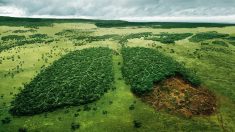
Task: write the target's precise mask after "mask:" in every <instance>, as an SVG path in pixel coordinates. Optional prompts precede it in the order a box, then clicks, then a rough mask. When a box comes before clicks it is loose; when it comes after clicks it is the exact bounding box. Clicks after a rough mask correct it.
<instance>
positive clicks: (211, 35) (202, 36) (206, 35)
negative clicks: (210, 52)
mask: <svg viewBox="0 0 235 132" xmlns="http://www.w3.org/2000/svg"><path fill="white" fill-rule="evenodd" d="M228 36H229V34H223V33H218V32H216V31H212V32H201V33H197V34H196V35H194V36H192V37H191V38H190V39H189V41H191V42H202V41H205V40H210V39H218V38H226V37H228Z"/></svg>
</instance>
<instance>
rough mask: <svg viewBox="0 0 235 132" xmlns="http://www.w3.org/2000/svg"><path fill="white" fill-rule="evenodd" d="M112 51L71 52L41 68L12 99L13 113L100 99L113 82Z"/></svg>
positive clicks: (105, 49)
mask: <svg viewBox="0 0 235 132" xmlns="http://www.w3.org/2000/svg"><path fill="white" fill-rule="evenodd" d="M112 70H113V68H112V50H110V49H108V48H89V49H84V50H81V51H74V52H71V53H69V54H67V55H65V56H64V57H62V58H61V59H59V60H58V61H55V62H54V63H53V64H52V65H51V66H49V67H48V68H46V69H45V70H42V71H41V72H40V73H39V74H38V75H37V76H36V77H35V78H34V79H33V80H32V81H31V82H30V83H29V84H26V85H25V87H24V89H23V90H22V91H21V92H20V93H19V94H18V95H17V96H16V98H15V100H14V101H13V102H12V109H11V112H12V113H13V114H14V115H33V114H37V113H42V112H45V111H53V110H54V109H56V108H58V107H63V106H71V105H82V104H87V103H90V102H93V101H95V100H97V99H99V98H100V97H101V96H102V95H103V94H104V93H105V92H106V91H107V90H108V89H109V88H110V87H111V85H112V82H113V72H112Z"/></svg>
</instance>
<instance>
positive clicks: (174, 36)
mask: <svg viewBox="0 0 235 132" xmlns="http://www.w3.org/2000/svg"><path fill="white" fill-rule="evenodd" d="M192 35H193V34H192V33H161V34H157V35H154V36H151V37H147V38H145V39H146V40H153V41H159V42H161V43H163V44H172V43H175V41H178V40H182V39H186V38H188V37H190V36H192Z"/></svg>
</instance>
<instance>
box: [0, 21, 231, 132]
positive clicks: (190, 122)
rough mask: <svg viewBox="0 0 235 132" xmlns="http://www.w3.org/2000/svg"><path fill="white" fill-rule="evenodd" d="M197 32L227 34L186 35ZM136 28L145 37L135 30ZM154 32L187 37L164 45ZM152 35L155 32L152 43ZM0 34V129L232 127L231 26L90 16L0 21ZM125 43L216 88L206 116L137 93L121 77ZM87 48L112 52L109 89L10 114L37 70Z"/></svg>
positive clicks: (63, 131)
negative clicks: (40, 22) (73, 102)
mask: <svg viewBox="0 0 235 132" xmlns="http://www.w3.org/2000/svg"><path fill="white" fill-rule="evenodd" d="M22 30H28V31H25V32H24V31H23V32H22ZM30 30H35V31H30ZM17 31H18V32H17ZM201 32H204V33H211V32H216V33H217V34H226V35H227V36H226V35H225V36H224V37H223V36H222V37H211V38H208V39H205V40H203V41H199V42H195V41H192V40H191V41H190V38H191V37H192V36H193V35H196V34H197V33H201ZM141 33H143V34H150V35H147V37H146V36H145V35H139V34H141ZM161 33H168V34H184V33H191V35H190V36H188V37H185V38H182V39H180V40H176V41H174V42H173V43H171V42H170V43H168V41H165V40H164V37H159V36H160V35H159V34H161ZM35 34H46V35H47V37H46V38H45V39H44V38H40V41H39V40H36V39H34V38H33V36H31V35H35ZM133 34H135V35H133ZM156 34H158V35H156ZM9 35H17V36H20V35H23V36H25V37H26V40H22V41H23V42H22V44H21V45H19V41H17V40H6V41H4V40H2V39H1V38H3V37H4V36H9ZM128 35H129V36H128ZM131 35H132V36H131ZM154 35H156V36H157V37H156V38H157V40H156V41H155V39H156V38H154ZM30 36H31V37H30ZM134 36H137V37H134ZM0 37H1V38H0V44H1V45H0V46H3V45H11V46H10V47H6V48H5V47H4V49H3V50H2V51H0V120H2V121H1V122H0V131H1V132H15V131H18V130H19V129H20V130H28V131H43V132H44V131H48V132H49V131H50V132H52V131H55V132H67V131H81V132H90V131H92V132H93V131H94V132H101V131H117V132H118V131H120V132H123V131H124V132H125V131H126V132H130V131H149V132H151V131H213V132H214V131H230V132H232V131H235V125H234V124H235V44H234V43H235V39H234V37H235V26H229V27H196V28H167V29H166V28H152V27H128V26H127V27H108V28H106V27H97V26H96V25H95V24H94V23H89V22H81V23H68V22H67V23H55V24H53V25H51V26H47V25H46V26H38V27H37V28H34V27H24V26H6V25H2V26H0ZM42 37H43V36H42ZM123 38H126V39H123ZM159 38H160V39H161V40H159ZM6 39H7V38H6ZM28 40H32V41H31V42H28ZM50 40H52V41H50ZM197 40H198V38H197ZM15 41H16V42H15ZM123 41H124V42H123ZM214 41H219V42H214ZM221 41H222V42H221ZM223 42H224V43H223ZM221 43H222V44H221ZM124 46H125V47H146V48H151V49H154V50H156V51H158V52H161V53H163V54H164V55H166V56H169V57H172V58H173V59H174V60H176V61H177V62H178V63H180V64H183V65H184V66H185V67H186V68H189V69H191V70H192V71H195V73H196V75H197V76H198V77H199V79H200V80H201V81H202V86H203V87H204V88H206V89H208V90H210V91H211V92H213V94H215V96H216V99H217V101H216V103H217V108H216V112H214V113H213V114H212V115H209V116H200V115H197V116H192V117H184V116H182V115H178V114H173V113H171V112H169V111H167V110H159V111H157V110H155V109H154V108H153V107H151V106H150V105H149V104H148V103H145V102H143V101H142V100H141V99H140V98H138V97H136V95H134V94H133V92H131V86H130V84H128V83H126V81H125V78H124V77H123V75H122V70H121V68H122V66H123V56H122V54H121V49H122V47H124ZM91 47H108V48H110V49H112V50H114V52H115V53H116V54H113V55H112V63H113V73H114V82H113V87H115V88H114V89H110V90H108V91H107V92H106V93H105V94H104V95H103V96H102V97H100V99H99V100H97V101H94V102H92V103H89V104H86V105H80V106H65V107H62V108H59V109H55V110H53V111H51V112H44V113H40V114H35V115H32V116H13V115H12V114H11V113H9V110H10V109H11V102H12V101H13V100H14V96H15V95H16V94H18V93H20V91H21V89H23V88H24V85H25V84H28V83H30V82H31V81H32V79H33V78H34V77H35V76H36V75H38V74H39V73H40V71H41V70H42V69H45V68H46V67H48V66H50V65H52V63H53V62H54V61H56V60H59V59H60V58H61V57H63V56H65V55H67V54H68V53H70V52H73V51H75V50H82V49H86V48H91ZM1 48H2V47H1ZM1 48H0V49H1ZM76 125H79V127H78V126H76Z"/></svg>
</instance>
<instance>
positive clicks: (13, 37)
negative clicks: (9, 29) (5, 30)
mask: <svg viewBox="0 0 235 132" xmlns="http://www.w3.org/2000/svg"><path fill="white" fill-rule="evenodd" d="M1 39H2V41H9V40H16V41H22V40H25V39H26V37H25V36H24V35H7V36H3V37H2V38H1Z"/></svg>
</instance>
